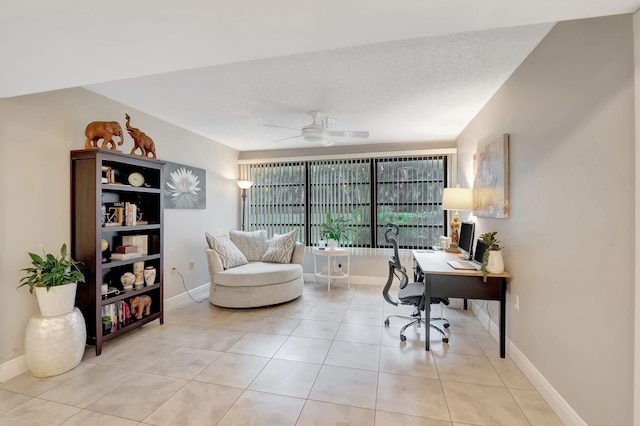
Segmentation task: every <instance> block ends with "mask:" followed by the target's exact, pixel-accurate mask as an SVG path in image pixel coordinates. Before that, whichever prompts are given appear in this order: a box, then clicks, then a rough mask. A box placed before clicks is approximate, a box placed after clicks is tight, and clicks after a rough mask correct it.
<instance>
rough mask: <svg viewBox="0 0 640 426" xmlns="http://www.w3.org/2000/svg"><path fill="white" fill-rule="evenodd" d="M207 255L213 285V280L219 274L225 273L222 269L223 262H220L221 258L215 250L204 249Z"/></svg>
mask: <svg viewBox="0 0 640 426" xmlns="http://www.w3.org/2000/svg"><path fill="white" fill-rule="evenodd" d="M204 252H205V254H206V255H207V263H208V265H209V275H210V276H211V283H212V284H213V278H214V277H215V275H216V274H217V273H218V272H222V271H224V268H223V267H222V260H220V256H218V253H216V252H215V250H212V249H210V248H208V247H207V248H205V249H204Z"/></svg>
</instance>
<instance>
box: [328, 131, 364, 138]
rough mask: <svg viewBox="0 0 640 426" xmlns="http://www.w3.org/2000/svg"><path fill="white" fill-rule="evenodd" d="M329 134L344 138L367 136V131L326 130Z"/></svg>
mask: <svg viewBox="0 0 640 426" xmlns="http://www.w3.org/2000/svg"><path fill="white" fill-rule="evenodd" d="M327 133H328V134H329V136H340V137H345V138H368V137H369V132H361V131H346V130H345V131H342V132H339V131H328V132H327Z"/></svg>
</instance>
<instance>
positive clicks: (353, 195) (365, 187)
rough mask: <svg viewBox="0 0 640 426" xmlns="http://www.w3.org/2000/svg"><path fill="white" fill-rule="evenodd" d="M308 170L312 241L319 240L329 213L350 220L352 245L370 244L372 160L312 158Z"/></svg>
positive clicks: (347, 242)
mask: <svg viewBox="0 0 640 426" xmlns="http://www.w3.org/2000/svg"><path fill="white" fill-rule="evenodd" d="M307 169H308V171H309V217H310V220H309V228H310V234H311V238H310V239H309V241H311V243H312V244H317V242H318V241H319V240H320V231H321V226H322V224H323V223H325V222H326V217H327V213H330V214H331V216H332V217H333V218H337V217H343V218H345V219H346V220H347V222H348V223H349V229H351V231H350V232H349V236H348V240H347V241H346V242H341V244H343V245H348V246H351V247H371V160H335V161H312V162H309V163H308V164H307Z"/></svg>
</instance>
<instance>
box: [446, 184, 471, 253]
mask: <svg viewBox="0 0 640 426" xmlns="http://www.w3.org/2000/svg"><path fill="white" fill-rule="evenodd" d="M442 210H455V213H454V214H453V220H452V221H451V223H450V225H451V246H452V248H457V247H458V242H459V239H460V234H459V232H458V230H459V229H460V216H459V215H458V210H462V211H468V210H473V189H471V188H460V185H456V187H455V188H444V190H443V192H442Z"/></svg>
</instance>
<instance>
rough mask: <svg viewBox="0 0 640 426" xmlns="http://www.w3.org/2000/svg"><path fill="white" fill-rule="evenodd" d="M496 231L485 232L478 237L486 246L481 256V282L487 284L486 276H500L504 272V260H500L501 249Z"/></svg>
mask: <svg viewBox="0 0 640 426" xmlns="http://www.w3.org/2000/svg"><path fill="white" fill-rule="evenodd" d="M497 233H498V232H497V231H493V232H486V233H484V234H482V235H480V240H481V241H482V242H483V243H485V244H486V245H487V249H486V250H485V252H484V254H483V256H482V281H484V282H485V283H486V282H487V275H488V274H500V273H502V272H504V260H503V259H502V251H501V250H502V247H500V241H499V240H498V239H497V238H496V234H497Z"/></svg>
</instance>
